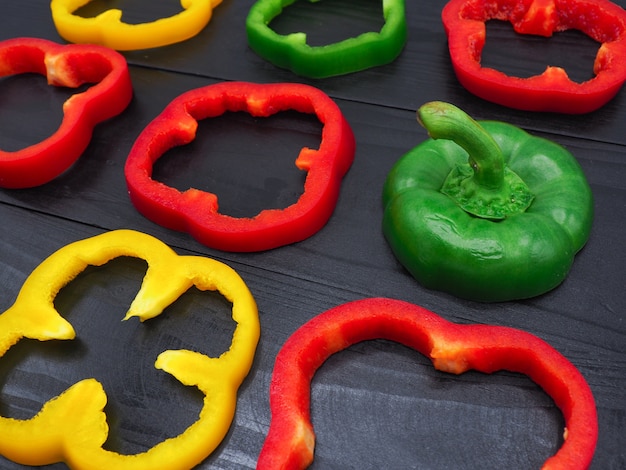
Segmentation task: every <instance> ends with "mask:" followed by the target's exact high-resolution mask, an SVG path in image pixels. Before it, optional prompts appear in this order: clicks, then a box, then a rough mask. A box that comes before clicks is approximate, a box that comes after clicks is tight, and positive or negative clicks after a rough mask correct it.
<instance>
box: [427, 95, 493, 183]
mask: <svg viewBox="0 0 626 470" xmlns="http://www.w3.org/2000/svg"><path fill="white" fill-rule="evenodd" d="M417 120H418V122H419V123H420V124H421V125H422V126H423V127H424V128H425V129H426V130H427V131H428V134H429V135H430V136H431V137H432V138H433V139H447V140H452V141H454V142H455V143H456V144H457V145H459V146H461V147H463V149H464V150H465V151H466V152H467V153H468V155H469V158H468V162H469V165H470V166H471V167H472V169H473V170H474V176H473V179H474V182H475V183H476V184H477V185H478V186H481V187H483V188H485V189H491V190H498V189H500V188H501V187H502V184H503V181H504V159H503V157H502V151H501V150H500V147H499V146H498V144H497V143H496V141H495V140H494V139H493V138H492V137H491V135H489V133H487V131H485V130H484V129H483V128H482V126H481V125H480V124H479V123H477V122H476V121H475V120H474V119H472V118H471V117H470V116H468V115H467V114H466V113H465V112H464V111H462V110H461V109H459V108H457V107H456V106H454V105H452V104H450V103H445V102H442V101H431V102H430V103H426V104H424V105H423V106H421V107H420V108H419V109H418V110H417Z"/></svg>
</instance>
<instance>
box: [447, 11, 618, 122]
mask: <svg viewBox="0 0 626 470" xmlns="http://www.w3.org/2000/svg"><path fill="white" fill-rule="evenodd" d="M491 19H497V20H503V21H508V22H510V23H511V24H512V25H513V27H514V29H515V31H516V32H518V33H520V34H534V35H541V36H546V37H550V36H552V34H553V33H554V32H558V31H565V30H568V29H575V30H578V31H581V32H583V33H584V34H586V35H587V36H589V37H591V38H592V39H594V40H595V41H597V42H598V43H600V47H599V49H598V53H597V55H596V58H595V61H594V65H593V71H594V74H595V76H594V77H593V78H592V79H590V80H588V81H585V82H583V83H576V82H574V81H572V80H571V79H570V78H569V77H568V76H567V73H566V72H565V70H563V69H562V68H560V67H550V66H549V67H547V68H546V70H545V71H544V72H543V73H542V74H540V75H535V76H532V77H529V78H520V77H512V76H509V75H506V74H504V73H502V72H500V71H498V70H495V69H492V68H488V67H482V66H481V64H480V60H481V53H482V50H483V47H484V45H485V39H486V32H485V22H486V21H488V20H491ZM442 20H443V24H444V27H445V30H446V34H447V35H448V46H449V50H450V58H451V60H452V66H453V68H454V71H455V73H456V76H457V78H458V80H459V82H460V83H461V84H462V85H463V86H464V87H465V88H466V89H467V90H468V91H470V92H471V93H473V94H475V95H476V96H478V97H480V98H483V99H485V100H487V101H492V102H494V103H497V104H501V105H503V106H508V107H510V108H515V109H521V110H526V111H551V112H559V113H567V114H582V113H588V112H591V111H594V110H596V109H598V108H600V107H602V106H603V105H605V104H606V103H607V102H608V101H610V100H611V99H612V98H613V97H614V96H615V95H616V94H617V93H618V92H619V90H620V89H621V87H622V85H623V84H624V82H626V11H625V10H624V9H623V8H622V7H620V6H618V5H616V4H614V3H612V2H609V1H608V0H451V1H450V2H448V4H446V6H445V7H444V9H443V12H442Z"/></svg>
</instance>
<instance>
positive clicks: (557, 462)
mask: <svg viewBox="0 0 626 470" xmlns="http://www.w3.org/2000/svg"><path fill="white" fill-rule="evenodd" d="M371 339H387V340H391V341H396V342H398V343H401V344H403V345H405V346H408V347H410V348H413V349H415V350H417V351H418V352H420V353H421V354H423V355H425V356H427V357H429V358H430V359H431V360H432V362H433V365H434V367H435V368H436V369H438V370H442V371H445V372H450V373H453V374H461V373H463V372H465V371H467V370H477V371H480V372H484V373H487V374H489V373H492V372H495V371H498V370H509V371H513V372H519V373H522V374H525V375H527V376H528V377H529V378H530V379H532V380H533V381H534V382H536V383H537V384H538V385H539V386H541V387H542V388H543V389H544V391H545V392H546V393H547V394H548V395H550V396H551V397H552V399H553V400H554V401H555V403H556V405H557V406H558V407H559V408H560V409H561V411H562V412H563V414H564V417H565V426H566V427H565V433H564V438H565V440H564V443H563V445H562V446H561V448H560V449H559V450H558V452H557V453H556V454H555V455H553V456H552V457H550V458H549V459H548V460H547V461H546V462H545V464H544V466H543V468H544V469H548V468H549V469H568V470H576V469H584V468H587V467H588V465H589V464H590V462H591V459H592V457H593V454H594V452H595V446H596V441H597V437H598V423H597V414H596V407H595V402H594V398H593V395H592V393H591V390H590V388H589V385H588V384H587V382H586V381H585V379H584V377H583V376H582V374H581V373H580V372H579V371H578V370H577V369H576V367H575V366H574V365H573V364H572V363H571V362H569V361H568V360H567V359H566V358H565V357H564V356H562V355H561V354H560V353H559V352H558V351H556V350H555V349H554V348H552V347H551V346H550V345H549V344H548V343H546V342H545V341H543V340H541V339H539V338H538V337H536V336H534V335H532V334H530V333H527V332H524V331H521V330H517V329H514V328H509V327H502V326H492V325H459V324H456V323H451V322H449V321H447V320H445V319H443V318H441V317H440V316H438V315H436V314H434V313H432V312H430V311H428V310H426V309H424V308H422V307H419V306H417V305H414V304H410V303H407V302H403V301H400V300H393V299H384V298H371V299H364V300H357V301H354V302H348V303H346V304H343V305H340V306H338V307H334V308H332V309H330V310H328V311H326V312H324V313H322V314H320V315H318V316H317V317H314V318H313V319H311V320H309V321H308V322H307V323H305V324H304V325H303V326H302V327H300V328H299V329H298V330H297V331H296V332H295V333H294V334H293V335H292V336H291V337H290V338H289V339H288V340H287V341H286V342H285V344H284V345H283V347H282V349H281V350H280V352H279V353H278V356H277V357H276V363H275V366H274V372H273V375H272V381H271V385H270V407H271V411H272V419H271V422H270V428H269V433H268V435H267V438H266V441H265V443H264V445H263V448H262V449H261V454H260V456H259V461H258V464H257V469H259V470H277V469H302V468H306V467H307V466H308V465H309V464H310V463H311V462H312V461H313V449H314V446H315V435H314V431H313V425H312V424H311V419H310V399H311V397H310V383H311V380H312V378H313V375H314V374H315V372H316V370H317V369H318V368H319V367H320V366H321V365H322V364H323V363H324V361H325V360H326V359H327V358H328V357H329V356H331V355H332V354H334V353H336V352H338V351H341V350H343V349H345V348H347V347H349V346H351V345H353V344H355V343H358V342H361V341H365V340H371Z"/></svg>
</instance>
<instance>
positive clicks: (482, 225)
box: [383, 102, 593, 302]
mask: <svg viewBox="0 0 626 470" xmlns="http://www.w3.org/2000/svg"><path fill="white" fill-rule="evenodd" d="M418 121H419V122H420V123H421V124H422V125H423V126H424V127H425V128H426V130H427V131H428V133H429V135H430V137H432V138H431V139H428V140H426V141H425V142H423V143H422V144H421V145H418V146H417V147H415V148H414V149H413V150H411V151H409V152H408V153H407V154H406V155H405V156H404V157H402V158H401V159H400V160H399V161H398V162H396V164H395V165H394V167H393V168H392V170H391V171H390V173H389V175H388V176H387V179H386V181H385V185H384V189H383V204H384V217H383V233H384V235H385V237H386V239H387V241H388V243H389V245H390V246H391V248H392V250H393V252H394V254H395V255H396V257H397V258H398V259H399V261H400V262H401V263H402V264H403V265H404V266H405V267H406V269H407V270H408V271H409V272H410V273H411V274H412V275H413V276H414V277H415V278H416V279H417V280H418V281H419V282H420V283H421V284H422V285H424V286H426V287H428V288H431V289H436V290H440V291H445V292H448V293H451V294H453V295H456V296H458V297H462V298H466V299H470V300H477V301H483V302H496V301H507V300H514V299H523V298H529V297H534V296H537V295H540V294H543V293H545V292H547V291H549V290H551V289H553V288H554V287H556V286H557V285H559V284H560V283H561V282H562V281H563V280H564V279H565V277H566V275H567V273H568V272H569V270H570V268H571V265H572V263H573V260H574V255H575V254H576V253H577V252H578V251H579V250H580V249H581V248H582V247H583V246H584V245H585V243H586V242H587V239H588V238H589V232H590V230H591V223H592V219H593V198H592V194H591V189H590V188H589V185H588V183H587V180H586V178H585V176H584V173H583V172H582V169H581V168H580V165H579V164H578V162H577V161H576V159H575V158H574V157H573V156H572V154H571V153H569V152H568V151H567V150H566V149H565V148H563V147H562V146H560V145H558V144H556V143H554V142H551V141H549V140H546V139H543V138H540V137H534V136H531V135H530V134H528V133H527V132H525V131H523V130H522V129H520V128H518V127H515V126H512V125H510V124H506V123H503V122H495V121H481V122H480V123H479V122H477V121H474V120H473V119H472V118H471V117H469V116H468V115H467V114H465V113H464V112H463V111H461V110H460V109H458V108H457V107H455V106H453V105H451V104H448V103H442V102H432V103H427V104H425V105H424V106H422V107H421V108H420V109H419V110H418Z"/></svg>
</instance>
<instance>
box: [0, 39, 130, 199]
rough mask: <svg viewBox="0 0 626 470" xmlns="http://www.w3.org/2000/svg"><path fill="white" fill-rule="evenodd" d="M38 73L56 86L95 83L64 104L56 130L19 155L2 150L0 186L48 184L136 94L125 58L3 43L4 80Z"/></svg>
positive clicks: (83, 48)
mask: <svg viewBox="0 0 626 470" xmlns="http://www.w3.org/2000/svg"><path fill="white" fill-rule="evenodd" d="M24 73H38V74H40V75H45V76H46V77H47V80H48V83H49V84H50V85H54V86H62V87H69V88H77V87H79V86H81V85H84V84H93V85H92V86H90V87H89V88H88V89H87V90H85V91H84V92H82V93H77V94H74V95H72V96H71V97H70V98H69V99H67V100H66V101H65V103H63V120H62V122H61V125H60V127H59V128H58V129H57V131H56V132H55V133H54V134H53V135H51V136H50V137H48V138H46V139H44V140H42V141H41V142H38V143H36V144H34V145H31V146H29V147H26V148H24V149H21V150H18V151H15V152H6V151H2V150H0V187H3V188H28V187H34V186H39V185H42V184H44V183H47V182H49V181H51V180H53V179H54V178H56V177H57V176H59V175H60V174H61V173H63V172H64V171H65V170H67V169H68V168H69V167H70V166H72V164H73V163H74V162H75V161H76V160H78V158H79V157H80V156H81V155H82V153H83V152H84V151H85V149H86V148H87V145H89V142H90V140H91V136H92V134H93V129H94V127H95V126H96V125H97V124H99V123H100V122H102V121H105V120H107V119H110V118H112V117H114V116H117V115H118V114H120V113H121V112H122V111H124V110H125V109H126V107H127V106H128V104H129V103H130V100H131V99H132V96H133V89H132V83H131V79H130V74H129V72H128V64H127V63H126V59H124V57H123V56H121V55H120V54H119V53H117V52H115V51H113V50H111V49H107V48H104V47H101V46H94V45H74V44H70V45H60V44H57V43H54V42H51V41H47V40H44V39H36V38H16V39H9V40H6V41H2V42H0V77H4V76H8V75H16V74H24Z"/></svg>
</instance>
